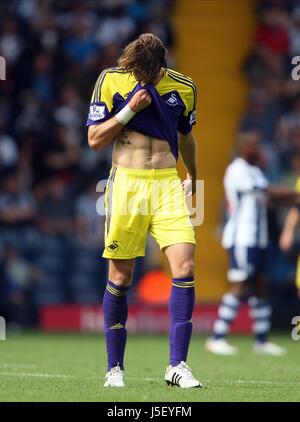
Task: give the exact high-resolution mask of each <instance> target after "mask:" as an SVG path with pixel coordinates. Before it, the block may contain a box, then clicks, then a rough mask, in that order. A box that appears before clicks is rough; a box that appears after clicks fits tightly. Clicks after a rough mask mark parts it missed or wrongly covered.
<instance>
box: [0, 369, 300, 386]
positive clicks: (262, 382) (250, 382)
mask: <svg viewBox="0 0 300 422" xmlns="http://www.w3.org/2000/svg"><path fill="white" fill-rule="evenodd" d="M1 375H2V376H12V377H25V378H26V377H28V378H29V377H31V378H32V377H33V378H34V377H36V378H58V379H59V378H61V379H63V378H65V379H68V378H70V379H74V378H81V379H90V380H91V379H95V378H96V377H95V376H90V377H89V376H80V375H79V376H76V375H67V374H48V373H39V372H0V376H1ZM102 378H103V377H97V379H99V380H102ZM126 379H127V380H129V381H146V382H151V381H163V378H162V377H144V378H142V377H141V378H139V377H130V376H129V377H125V380H126ZM204 383H205V384H207V383H212V384H217V385H218V386H220V384H222V383H223V384H243V385H247V384H248V385H270V386H272V385H274V386H275V385H276V386H299V385H300V382H297V381H295V382H293V381H290V382H286V381H269V380H221V381H215V380H211V379H204Z"/></svg>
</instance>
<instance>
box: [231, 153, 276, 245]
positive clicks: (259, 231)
mask: <svg viewBox="0 0 300 422" xmlns="http://www.w3.org/2000/svg"><path fill="white" fill-rule="evenodd" d="M237 179H243V183H242V184H239V183H238V180H237ZM267 184H268V182H267V180H266V178H265V176H264V175H263V173H262V171H261V170H260V169H259V168H258V167H256V166H252V165H249V164H248V163H245V162H241V161H240V159H236V160H235V161H234V162H233V163H232V164H231V165H230V166H229V167H228V169H227V172H226V176H225V180H224V185H225V194H226V199H227V205H228V216H229V219H228V222H227V224H226V226H225V230H224V236H223V244H224V245H225V247H226V245H230V246H232V244H238V245H240V246H249V247H250V246H260V247H266V245H267V195H266V187H267ZM228 247H229V246H228Z"/></svg>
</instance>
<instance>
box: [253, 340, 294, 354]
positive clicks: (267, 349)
mask: <svg viewBox="0 0 300 422" xmlns="http://www.w3.org/2000/svg"><path fill="white" fill-rule="evenodd" d="M253 351H254V352H255V353H258V354H260V355H269V356H283V355H285V354H286V353H287V351H286V349H284V348H283V347H280V346H278V345H277V344H274V343H271V342H270V341H266V342H264V343H254V346H253Z"/></svg>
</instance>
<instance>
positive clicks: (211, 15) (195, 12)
mask: <svg viewBox="0 0 300 422" xmlns="http://www.w3.org/2000/svg"><path fill="white" fill-rule="evenodd" d="M254 10H255V1H254V0H244V1H236V0H228V1H226V2H224V1H221V0H214V1H210V0H202V1H193V0H185V1H178V2H177V7H176V9H175V22H174V24H175V30H176V33H177V59H178V67H179V70H180V71H181V72H182V73H185V74H188V75H190V76H191V77H192V78H193V80H194V81H195V83H196V85H197V87H198V98H197V100H198V101H197V102H198V109H197V113H198V124H197V125H196V127H195V134H196V137H197V139H198V143H199V147H198V162H199V169H200V170H199V178H200V179H204V180H205V224H204V225H203V226H201V227H198V228H197V229H196V236H197V242H198V243H197V253H196V277H197V280H199V283H198V290H197V297H198V298H199V297H201V301H203V302H214V301H218V300H219V299H220V297H221V295H222V294H223V293H224V291H225V289H226V283H227V281H226V271H227V268H226V266H227V261H226V255H225V253H224V251H223V250H222V248H221V246H220V232H219V231H218V230H217V229H216V228H217V227H218V226H219V225H220V217H221V211H222V200H223V190H222V177H223V173H224V169H225V166H226V165H227V163H228V160H229V159H230V155H231V151H232V146H233V142H234V139H235V133H236V129H237V125H238V121H239V118H240V116H241V113H242V111H243V106H244V105H245V99H246V96H247V92H248V85H247V82H246V79H245V77H244V75H243V74H242V67H241V63H242V61H243V60H244V59H245V57H246V55H247V53H248V52H249V51H250V48H251V46H252V44H253V33H254V27H255V18H254V16H255V15H254ZM216 120H217V121H218V123H217V124H216ZM216 146H217V147H216ZM181 174H182V175H183V169H182V168H181ZM200 257H201V258H200ZM203 280H205V283H203V282H202V281H203Z"/></svg>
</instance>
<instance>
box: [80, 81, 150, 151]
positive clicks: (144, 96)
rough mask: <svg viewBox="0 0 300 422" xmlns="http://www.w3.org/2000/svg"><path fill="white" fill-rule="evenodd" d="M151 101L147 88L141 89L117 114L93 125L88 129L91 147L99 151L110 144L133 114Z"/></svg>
mask: <svg viewBox="0 0 300 422" xmlns="http://www.w3.org/2000/svg"><path fill="white" fill-rule="evenodd" d="M150 103H151V96H150V94H149V93H148V91H147V90H146V89H141V90H139V91H138V92H136V93H135V94H134V96H133V97H132V98H131V100H130V101H129V103H128V104H127V105H126V106H125V107H124V108H123V109H122V110H121V111H119V113H117V114H116V115H115V116H113V117H111V118H110V119H108V120H106V121H105V122H103V123H100V124H97V125H96V124H95V125H91V126H90V127H89V129H88V143H89V146H90V148H92V149H94V150H96V151H97V150H100V149H102V148H104V147H105V146H106V145H108V144H109V143H110V142H111V141H112V140H113V139H114V138H115V136H116V135H117V134H118V133H119V132H121V130H122V129H123V128H124V126H126V124H127V123H128V122H129V121H130V120H131V119H132V118H133V116H135V115H136V113H138V112H139V111H141V110H143V109H144V108H145V107H147V106H148V105H149V104H150Z"/></svg>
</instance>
